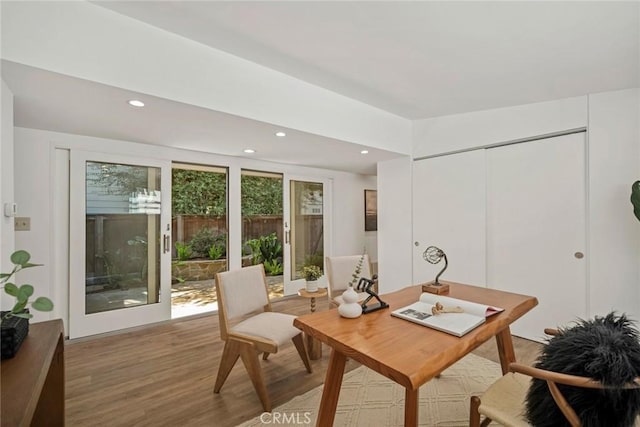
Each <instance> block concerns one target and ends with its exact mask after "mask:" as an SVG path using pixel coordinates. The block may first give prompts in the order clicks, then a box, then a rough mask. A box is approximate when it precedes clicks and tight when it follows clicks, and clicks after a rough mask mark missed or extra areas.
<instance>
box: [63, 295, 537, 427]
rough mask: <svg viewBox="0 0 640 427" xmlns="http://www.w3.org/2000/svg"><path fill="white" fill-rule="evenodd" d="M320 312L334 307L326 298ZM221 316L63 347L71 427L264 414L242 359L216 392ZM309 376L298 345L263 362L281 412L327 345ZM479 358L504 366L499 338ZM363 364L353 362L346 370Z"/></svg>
mask: <svg viewBox="0 0 640 427" xmlns="http://www.w3.org/2000/svg"><path fill="white" fill-rule="evenodd" d="M273 308H274V310H276V311H281V312H285V313H291V314H295V315H300V314H305V313H308V312H309V300H306V299H303V298H300V297H290V298H287V299H284V300H281V301H277V302H274V303H273ZM317 309H318V310H326V309H328V303H327V301H326V300H325V299H322V301H318V303H317ZM514 345H515V350H516V357H517V358H518V361H520V362H522V363H532V362H533V360H534V359H535V357H536V356H537V354H538V351H539V348H540V344H538V343H535V342H532V341H527V340H523V339H518V338H514ZM222 347H223V343H222V341H221V340H220V337H219V329H218V316H217V314H212V315H202V316H199V317H196V318H187V319H179V320H174V321H170V322H165V323H161V324H157V325H153V326H148V327H143V328H136V329H132V330H128V331H125V332H120V333H113V334H108V335H102V336H98V337H92V338H88V339H81V340H73V341H68V342H67V343H66V346H65V367H66V423H67V425H69V426H74V427H76V426H98V425H105V426H110V427H111V426H132V425H136V426H146V425H149V426H173V425H180V426H204V425H207V426H213V425H215V426H220V427H225V426H235V425H237V424H239V423H241V422H243V421H246V420H248V419H251V418H253V417H255V416H257V415H260V413H261V412H262V406H261V403H260V400H259V399H258V396H257V394H256V392H255V390H254V388H253V386H252V384H251V382H250V381H249V377H248V375H247V373H246V371H245V369H244V366H243V365H242V362H241V361H238V363H237V364H236V366H235V367H234V368H233V370H232V372H231V374H230V375H229V378H228V379H227V382H226V383H225V385H224V387H223V388H222V391H221V392H220V394H214V393H213V385H214V383H215V376H216V373H217V369H218V364H219V361H220V356H221V354H222ZM323 350H324V351H323V354H322V358H321V359H319V360H312V361H311V363H312V367H313V370H314V371H313V373H312V374H308V373H307V372H306V370H305V368H304V365H303V363H302V360H300V358H299V356H298V354H297V352H296V350H295V347H294V346H293V344H291V345H287V346H286V347H284V348H283V349H281V350H280V352H278V353H277V354H274V355H271V357H269V359H268V360H267V361H261V363H262V364H263V368H264V375H265V381H266V382H267V388H268V390H269V395H270V397H271V400H272V404H273V407H274V408H275V407H277V406H278V405H281V404H283V403H285V402H287V401H289V400H290V399H292V398H293V397H294V396H296V395H299V394H302V393H304V392H306V391H308V390H310V389H312V388H314V387H316V386H318V385H320V384H322V383H323V382H324V375H325V372H326V369H327V365H328V361H329V350H328V347H326V346H324V349H323ZM474 353H475V354H477V355H479V356H482V357H486V358H487V359H491V360H494V361H498V356H497V349H496V345H495V340H491V341H489V342H487V343H485V344H484V345H482V346H481V347H479V348H478V349H477V350H475V351H474ZM357 366H358V364H357V363H355V362H353V361H349V362H348V363H347V368H346V369H347V370H351V369H354V368H356V367H357Z"/></svg>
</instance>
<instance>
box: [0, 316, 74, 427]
mask: <svg viewBox="0 0 640 427" xmlns="http://www.w3.org/2000/svg"><path fill="white" fill-rule="evenodd" d="M0 382H1V384H0V386H1V390H0V398H1V400H0V420H1V421H0V424H1V425H2V426H7V427H9V426H11V427H15V426H29V425H33V426H41V425H42V426H44V425H46V426H63V425H64V328H63V325H62V320H60V319H57V320H50V321H47V322H41V323H34V324H31V325H29V335H27V338H25V340H24V342H23V343H22V347H20V350H19V351H18V354H16V356H15V357H14V358H12V359H5V360H3V361H2V364H1V365H0Z"/></svg>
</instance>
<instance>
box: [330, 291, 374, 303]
mask: <svg viewBox="0 0 640 427" xmlns="http://www.w3.org/2000/svg"><path fill="white" fill-rule="evenodd" d="M368 296H369V294H368V293H366V292H358V302H362V301H364V300H365V299H366V298H367V297H368ZM333 300H334V301H335V302H336V304H338V305H340V304H342V303H343V302H344V300H343V299H342V294H340V295H338V296H337V297H335V298H334V299H333Z"/></svg>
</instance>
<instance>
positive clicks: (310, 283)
mask: <svg viewBox="0 0 640 427" xmlns="http://www.w3.org/2000/svg"><path fill="white" fill-rule="evenodd" d="M305 289H306V290H307V292H318V281H317V280H307V281H306V284H305Z"/></svg>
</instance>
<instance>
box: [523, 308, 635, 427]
mask: <svg viewBox="0 0 640 427" xmlns="http://www.w3.org/2000/svg"><path fill="white" fill-rule="evenodd" d="M638 339H639V335H638V331H637V330H636V329H635V328H634V326H633V323H632V322H631V321H630V320H628V319H627V317H626V316H625V315H621V316H617V315H616V314H615V313H610V314H608V315H607V316H605V317H596V318H595V319H594V320H581V321H579V322H578V323H577V325H575V326H573V327H570V328H566V329H561V330H560V334H559V335H557V336H554V337H552V338H551V339H549V340H548V342H547V344H546V345H545V347H544V349H543V351H542V354H541V355H540V358H539V359H538V362H537V364H536V367H538V368H541V369H546V370H549V371H555V372H562V373H565V374H572V375H579V376H583V377H589V378H593V379H595V380H599V381H601V382H603V383H604V384H607V385H611V386H620V385H622V384H626V383H629V382H631V381H633V379H634V378H635V377H637V376H639V375H640V342H639V341H638ZM558 388H559V389H560V391H561V392H562V394H563V396H564V397H565V399H567V402H568V403H569V405H571V407H572V408H573V409H574V410H575V411H576V414H577V415H578V417H579V418H580V420H581V422H582V425H583V426H584V427H611V426H619V427H628V426H629V427H630V426H633V424H634V422H635V418H636V416H638V414H639V413H640V390H639V389H632V390H593V389H586V388H578V387H571V386H565V385H561V384H558ZM526 408H527V409H526V411H527V412H526V417H527V419H528V421H529V422H530V423H531V424H532V425H534V426H536V427H552V426H553V427H556V426H569V425H570V424H569V423H568V421H567V420H566V418H565V416H564V415H563V414H562V412H560V409H559V408H558V406H557V405H556V403H555V401H554V400H553V397H552V396H551V393H550V392H549V388H548V386H547V383H546V381H542V380H538V379H534V380H532V381H531V386H530V387H529V391H528V392H527V398H526Z"/></svg>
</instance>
